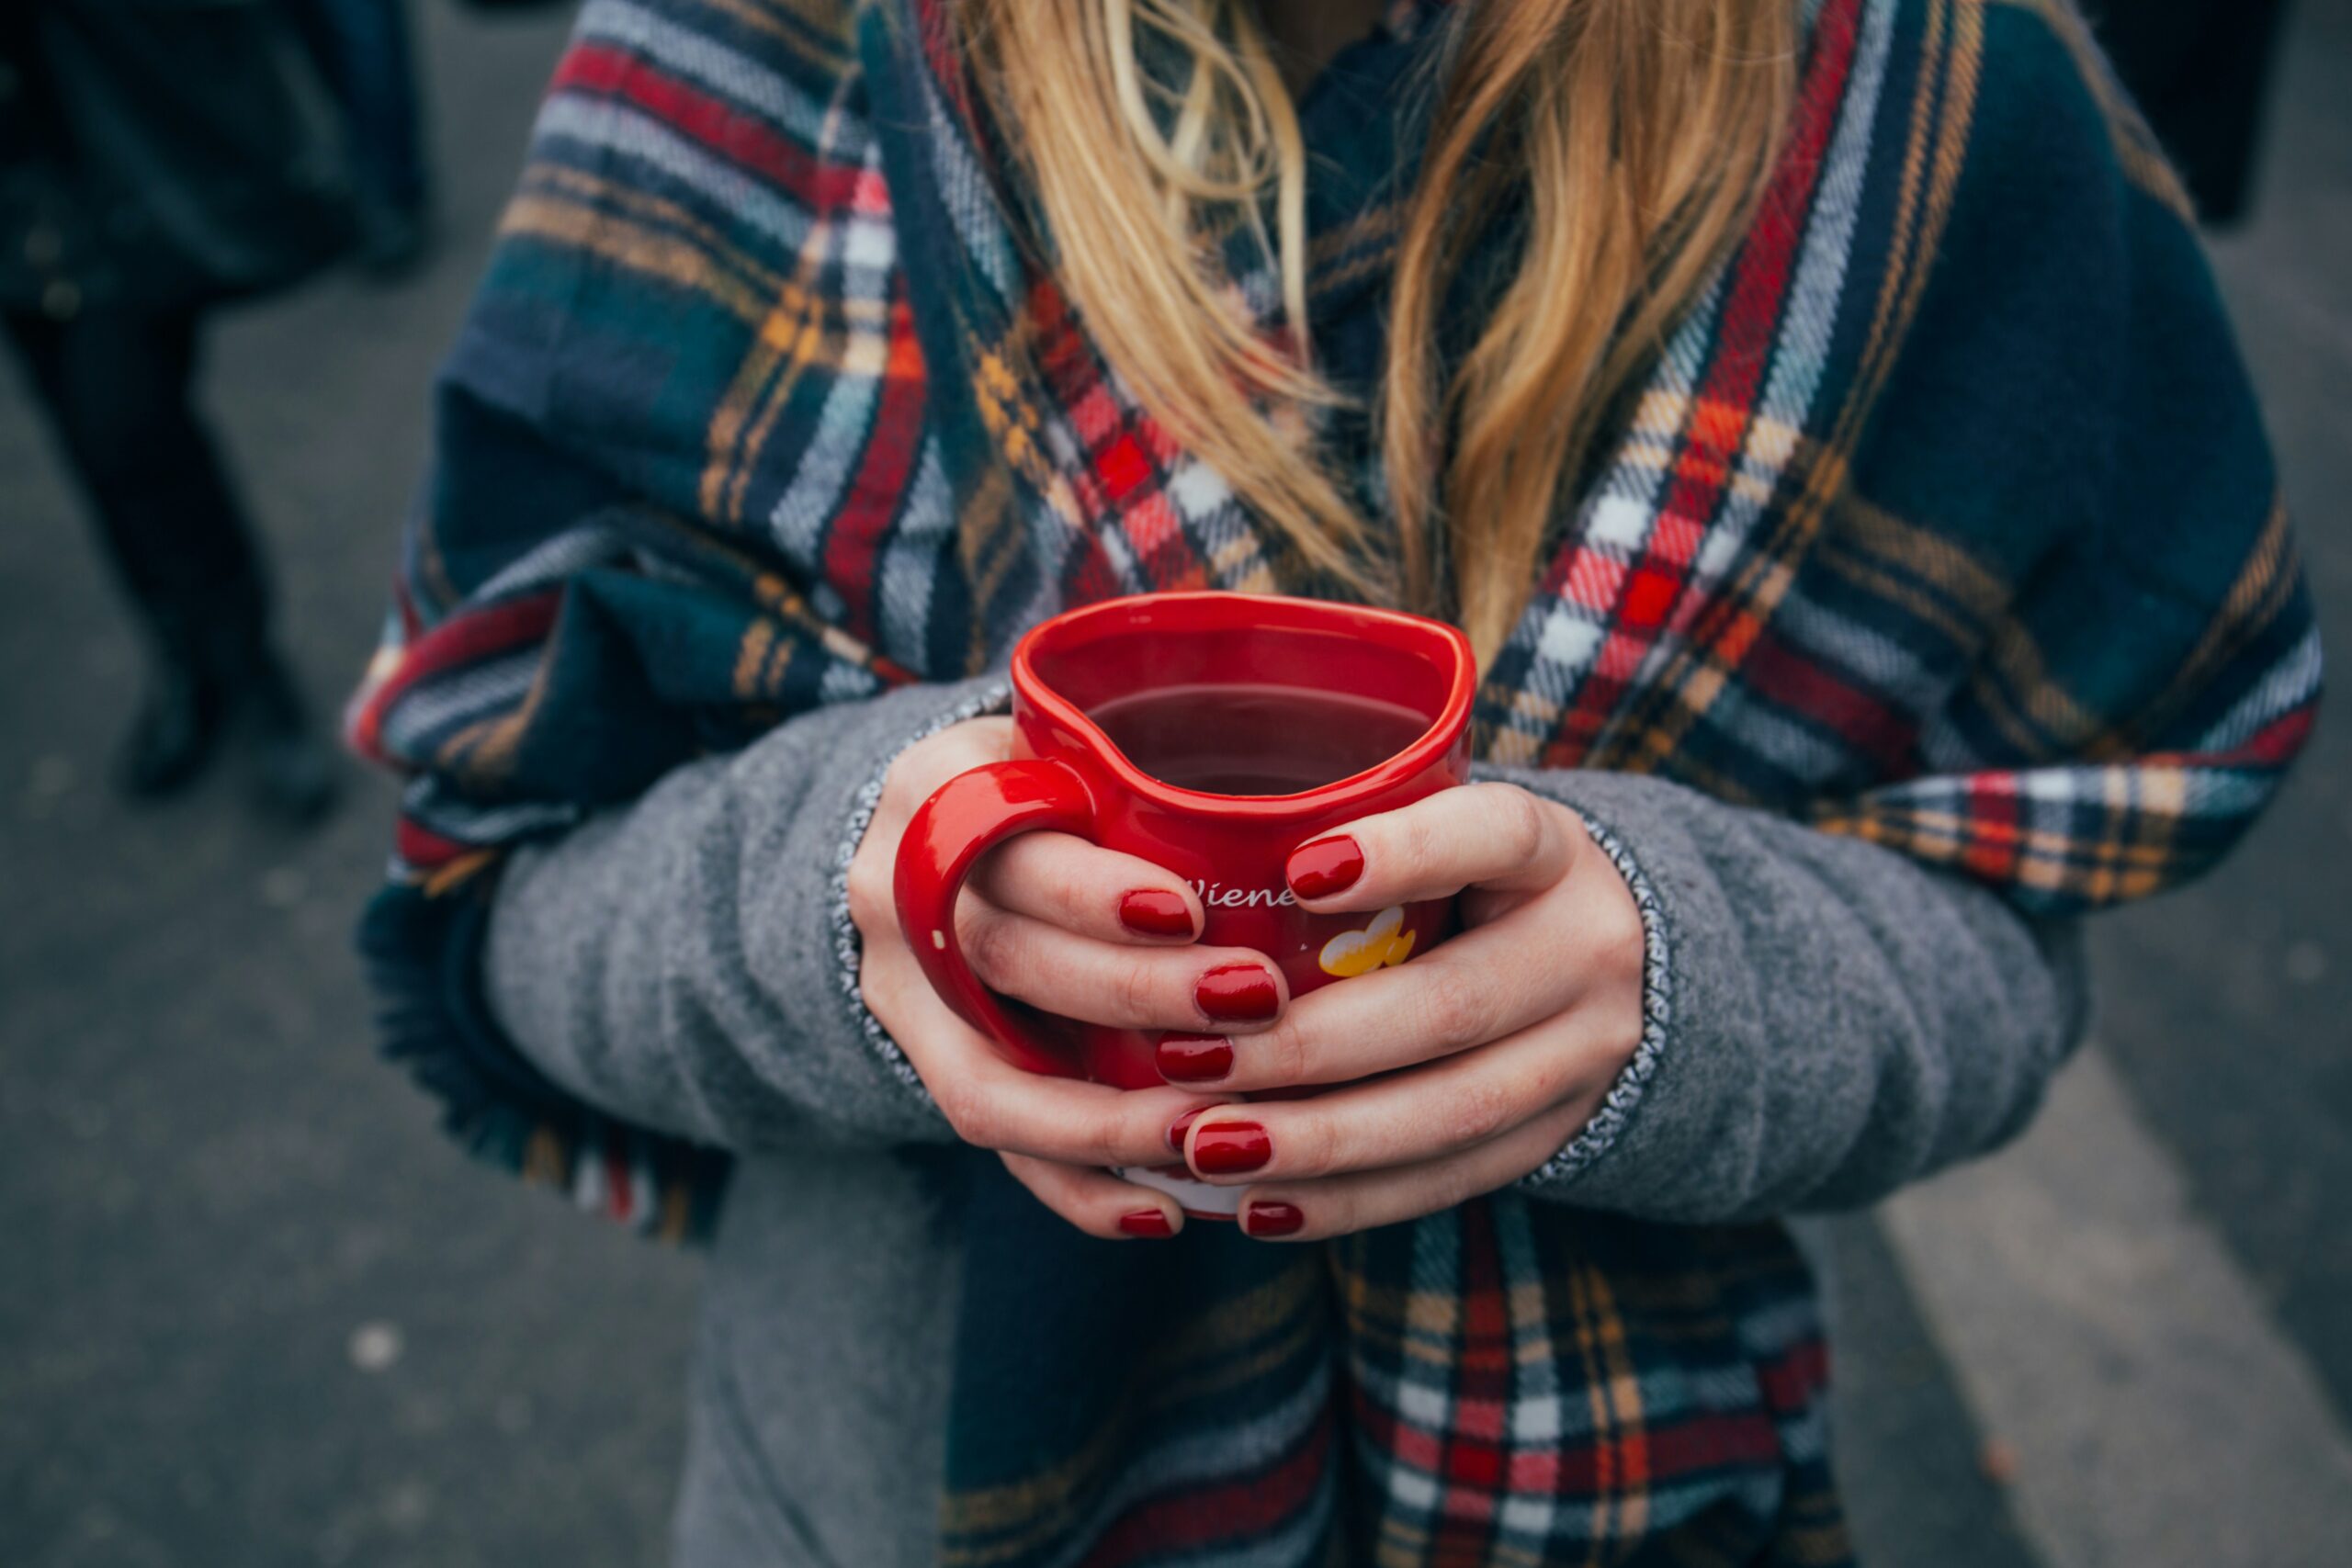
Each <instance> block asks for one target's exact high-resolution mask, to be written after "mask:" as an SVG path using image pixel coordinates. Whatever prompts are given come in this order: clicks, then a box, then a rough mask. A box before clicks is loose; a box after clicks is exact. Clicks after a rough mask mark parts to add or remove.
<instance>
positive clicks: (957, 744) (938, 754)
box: [860, 716, 1012, 851]
mask: <svg viewBox="0 0 2352 1568" xmlns="http://www.w3.org/2000/svg"><path fill="white" fill-rule="evenodd" d="M1010 755H1012V720H1011V719H1009V718H1003V717H996V716H990V717H985V718H973V719H966V720H965V721H964V722H963V723H961V724H952V725H949V726H948V727H947V728H945V729H943V730H941V731H939V732H938V733H937V734H935V735H930V736H926V737H925V738H924V739H921V740H918V741H916V742H915V743H914V744H913V745H911V746H910V747H908V748H907V749H906V750H904V751H901V752H900V753H899V755H898V757H897V758H896V759H895V760H893V761H892V762H891V763H890V767H889V771H888V773H886V774H885V775H884V787H883V790H882V794H881V795H880V797H879V798H878V799H876V801H875V803H874V815H873V817H872V818H869V819H868V821H867V823H866V829H865V838H864V839H863V840H860V841H861V844H864V843H876V844H886V845H888V846H890V847H891V848H892V849H893V850H894V851H895V849H896V847H897V845H898V842H899V839H900V838H901V837H903V836H904V835H905V833H906V828H907V823H908V821H909V819H910V818H912V817H913V816H914V814H915V810H916V808H917V807H921V806H922V803H923V802H924V801H926V800H929V799H930V798H931V797H932V795H934V794H936V793H937V792H938V789H939V786H940V785H942V784H945V783H946V782H947V781H948V780H949V779H952V778H954V777H955V776H956V774H958V773H969V772H970V771H971V770H972V769H974V768H978V767H982V766H985V765H986V764H988V763H989V762H1001V761H1003V760H1004V759H1005V758H1006V757H1008V756H1010Z"/></svg>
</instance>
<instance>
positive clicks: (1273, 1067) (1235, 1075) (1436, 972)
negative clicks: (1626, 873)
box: [1182, 898, 1591, 1091]
mask: <svg viewBox="0 0 2352 1568" xmlns="http://www.w3.org/2000/svg"><path fill="white" fill-rule="evenodd" d="M1573 915H1574V910H1573V908H1571V907H1570V906H1568V905H1567V904H1566V903H1565V902H1562V901H1555V900H1553V899H1549V898H1546V899H1538V900H1534V901H1532V902H1530V903H1527V904H1524V905H1521V907H1520V908H1516V909H1513V910H1511V911H1510V913H1508V914H1506V915H1504V916H1503V917H1502V918H1501V919H1498V920H1496V921H1494V922H1493V923H1492V924H1490V925H1485V926H1479V927H1476V928H1475V929H1473V930H1471V931H1464V932H1463V933H1462V934H1460V935H1459V936H1456V937H1453V939H1451V940H1450V941H1448V942H1444V943H1442V945H1440V946H1438V947H1435V948H1432V949H1430V951H1429V952H1428V953H1424V954H1420V955H1419V956H1416V957H1415V958H1413V959H1412V960H1411V961H1409V962H1408V963H1405V964H1396V965H1392V966H1391V967H1388V968H1385V969H1375V970H1374V971H1373V972H1372V973H1370V974H1368V975H1358V976H1353V977H1352V978H1351V979H1349V980H1348V981H1347V982H1346V983H1345V984H1343V985H1337V986H1325V987H1321V988H1320V989H1317V990H1315V991H1312V992H1309V993H1308V994H1307V995H1306V996H1304V997H1300V998H1297V999H1296V1000H1295V1001H1294V1002H1292V1003H1291V1004H1290V1006H1288V1007H1287V1008H1285V1009H1283V1013H1282V1016H1281V1017H1280V1018H1278V1019H1277V1020H1276V1021H1274V1022H1273V1023H1272V1025H1270V1026H1269V1027H1267V1028H1266V1029H1264V1030H1261V1031H1260V1032H1256V1033H1253V1034H1237V1035H1234V1036H1232V1037H1231V1038H1230V1039H1229V1040H1228V1043H1229V1045H1230V1046H1231V1050H1230V1052H1229V1053H1228V1054H1227V1065H1228V1066H1229V1070H1228V1071H1227V1072H1225V1073H1223V1074H1220V1075H1218V1076H1216V1077H1203V1076H1202V1075H1201V1074H1199V1073H1198V1072H1189V1073H1187V1074H1185V1075H1184V1077H1183V1080H1182V1081H1184V1082H1187V1083H1215V1084H1216V1086H1217V1087H1218V1088H1219V1089H1227V1090H1237V1091H1238V1090H1246V1089H1280V1088H1290V1087H1294V1086H1298V1085H1305V1084H1331V1083H1347V1082H1350V1081H1351V1080H1353V1079H1356V1078H1363V1077H1372V1076H1373V1075H1374V1074H1375V1073H1385V1072H1390V1071H1393V1070H1394V1069H1396V1068H1398V1067H1408V1066H1414V1065H1415V1064H1417V1063H1421V1062H1429V1061H1435V1060H1436V1059H1438V1058H1439V1057H1442V1056H1448V1055H1453V1054H1454V1053H1455V1052H1458V1051H1464V1050H1467V1049H1468V1048H1470V1047H1471V1046H1474V1045H1484V1044H1487V1043H1489V1042H1490V1041H1495V1040H1499V1039H1501V1038H1503V1037H1504V1036H1505V1035H1509V1034H1514V1033H1517V1032H1519V1031H1521V1030H1522V1029H1526V1028H1529V1027H1532V1025H1534V1024H1536V1023H1538V1022H1540V1021H1543V1020H1544V1019H1547V1018H1550V1017H1552V1016H1553V1015H1554V1014H1555V1013H1558V1012H1561V1011H1563V1010H1566V1009H1567V1008H1568V1007H1570V1006H1571V1005H1573V1004H1574V1003H1575V1002H1576V1000H1577V998H1578V997H1579V996H1581V995H1582V994H1583V992H1584V991H1585V989H1586V988H1587V987H1588V986H1589V984H1590V983H1591V976H1589V974H1588V973H1587V970H1586V967H1585V966H1584V965H1583V964H1579V963H1578V962H1577V953H1578V951H1579V947H1578V942H1577V939H1578V937H1579V936H1580V935H1581V934H1582V933H1581V931H1580V929H1579V928H1578V927H1577V926H1576V925H1575V924H1574V922H1573ZM1529 953H1549V954H1554V955H1555V957H1553V958H1551V959H1550V960H1548V961H1545V962H1542V963H1530V962H1528V954H1529ZM1194 1055H1198V1054H1197V1053H1195V1054H1194ZM1185 1060H1186V1061H1187V1063H1188V1065H1189V1063H1190V1061H1191V1060H1192V1058H1191V1057H1187V1058H1186V1059H1185Z"/></svg>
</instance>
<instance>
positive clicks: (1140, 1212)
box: [1119, 1209, 1298, 1240]
mask: <svg viewBox="0 0 2352 1568" xmlns="http://www.w3.org/2000/svg"><path fill="white" fill-rule="evenodd" d="M1296 1212H1297V1211H1296V1210H1293V1211H1292V1213H1296ZM1119 1228H1120V1229H1121V1230H1123V1231H1125V1233H1126V1234H1127V1235H1140V1236H1149V1237H1151V1238H1152V1239H1154V1240H1159V1239H1162V1238H1164V1237H1167V1236H1171V1235H1175V1234H1176V1227H1175V1226H1174V1225H1171V1224H1169V1223H1168V1216H1167V1215H1166V1214H1165V1213H1161V1212H1160V1211H1159V1210H1158V1209H1136V1210H1134V1211H1133V1212H1131V1213H1125V1214H1121V1215H1120V1216H1119ZM1291 1228H1292V1229H1293V1230H1296V1229H1297V1228H1298V1227H1297V1226H1296V1225H1293V1226H1292V1227H1291Z"/></svg>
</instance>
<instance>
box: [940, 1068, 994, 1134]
mask: <svg viewBox="0 0 2352 1568" xmlns="http://www.w3.org/2000/svg"><path fill="white" fill-rule="evenodd" d="M931 1098H932V1100H933V1101H934V1102H935V1103H936V1104H937V1105H938V1106H939V1113H940V1114H941V1115H942V1116H944V1117H946V1118H947V1125H948V1126H950V1127H951V1128H953V1129H955V1132H956V1136H957V1137H959V1138H961V1139H963V1140H964V1142H966V1143H967V1144H969V1145H972V1146H973V1147H975V1148H981V1149H992V1148H995V1147H997V1146H998V1139H997V1136H996V1134H997V1131H998V1129H997V1126H996V1122H997V1118H996V1115H995V1113H994V1111H992V1110H991V1109H990V1107H989V1101H988V1097H987V1096H986V1095H984V1094H981V1093H979V1092H978V1091H977V1090H976V1089H974V1088H973V1086H972V1085H970V1084H968V1083H965V1082H962V1081H960V1080H953V1081H950V1082H947V1083H944V1084H938V1085H934V1086H933V1088H932V1090H931Z"/></svg>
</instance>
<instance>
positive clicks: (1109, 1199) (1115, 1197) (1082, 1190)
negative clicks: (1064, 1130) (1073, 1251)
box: [998, 1154, 1184, 1241]
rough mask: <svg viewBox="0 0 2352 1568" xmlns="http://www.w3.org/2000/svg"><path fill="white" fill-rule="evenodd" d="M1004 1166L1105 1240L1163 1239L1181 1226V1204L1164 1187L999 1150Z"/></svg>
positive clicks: (1057, 1209) (1064, 1214)
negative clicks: (1154, 1187) (1152, 1187)
mask: <svg viewBox="0 0 2352 1568" xmlns="http://www.w3.org/2000/svg"><path fill="white" fill-rule="evenodd" d="M998 1157H1000V1158H1001V1159H1002V1160H1003V1161H1004V1168H1005V1169H1007V1170H1009V1171H1011V1172H1012V1178H1013V1179H1014V1180H1016V1181H1018V1182H1020V1183H1021V1185H1022V1186H1023V1187H1026V1188H1027V1189H1029V1190H1030V1192H1031V1194H1032V1195H1033V1196H1035V1198H1036V1200H1037V1201H1039V1202H1040V1203H1043V1204H1044V1205H1046V1208H1048V1209H1051V1210H1052V1211H1053V1212H1054V1213H1057V1214H1059V1215H1060V1216H1061V1217H1062V1218H1063V1219H1066V1220H1068V1221H1069V1223H1070V1224H1074V1225H1076V1226H1077V1227H1078V1228H1079V1229H1080V1230H1082V1231H1084V1232H1085V1233H1086V1234H1087V1235H1095V1236H1101V1237H1103V1239H1104V1240H1105V1241H1132V1240H1145V1241H1149V1240H1164V1239H1165V1238H1167V1237H1169V1236H1171V1235H1175V1234H1176V1233H1177V1232H1178V1231H1181V1230H1182V1229H1183V1228H1184V1210H1183V1208H1182V1205H1181V1204H1179V1203H1178V1202H1177V1201H1176V1200H1175V1199H1173V1198H1170V1196H1168V1194H1167V1193H1165V1192H1155V1191H1153V1190H1150V1189H1149V1188H1148V1187H1137V1186H1136V1184H1135V1183H1133V1182H1131V1181H1122V1180H1120V1179H1118V1178H1117V1177H1115V1176H1112V1175H1109V1174H1108V1173H1106V1172H1103V1171H1100V1170H1090V1169H1087V1168H1083V1167H1080V1166H1074V1165H1059V1164H1057V1163H1055V1162H1054V1161H1052V1160H1043V1159H1032V1158H1030V1157H1029V1156H1026V1155H1014V1154H1008V1155H1001V1156H998Z"/></svg>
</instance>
